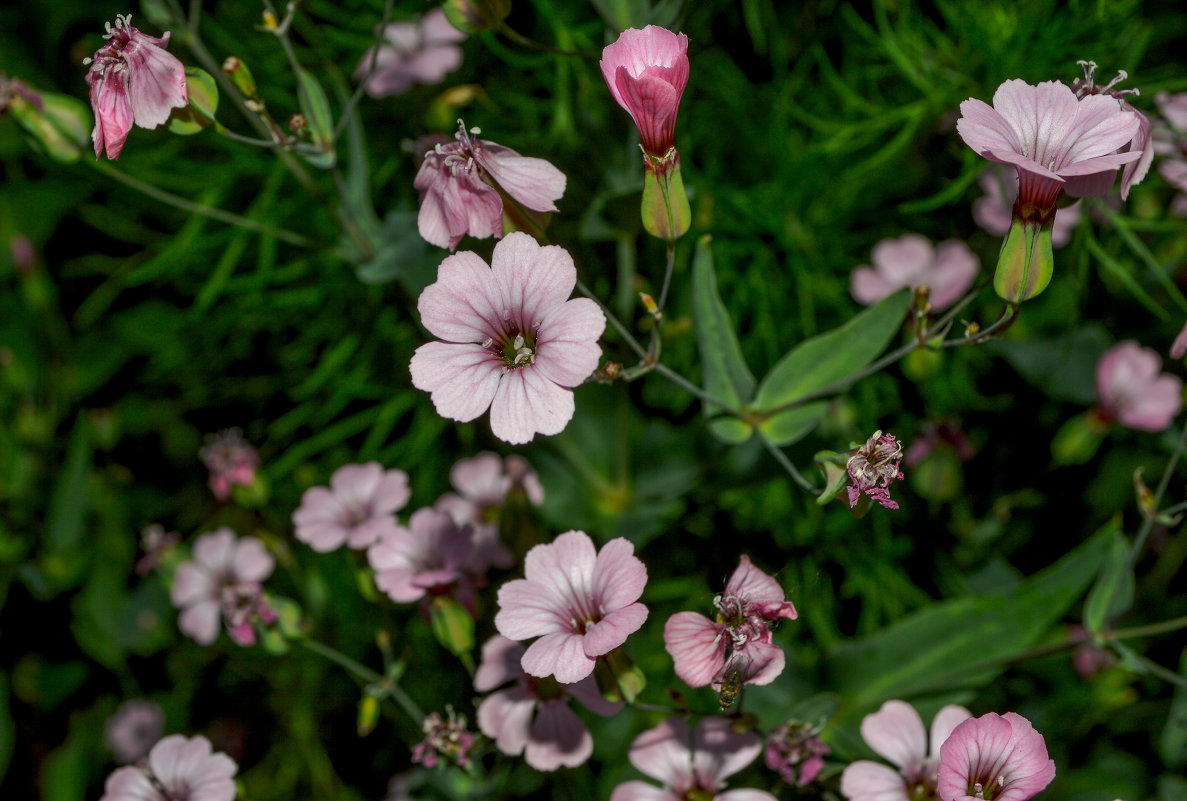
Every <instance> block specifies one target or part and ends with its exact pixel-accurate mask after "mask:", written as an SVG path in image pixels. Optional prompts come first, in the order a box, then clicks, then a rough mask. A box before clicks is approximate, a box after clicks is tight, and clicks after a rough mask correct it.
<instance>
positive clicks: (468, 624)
mask: <svg viewBox="0 0 1187 801" xmlns="http://www.w3.org/2000/svg"><path fill="white" fill-rule="evenodd" d="M429 620H430V623H431V626H432V629H433V636H434V637H436V638H437V642H439V643H441V644H442V645H443V646H445V648H446V649H447V650H448V651H449V652H450V653H452V654H456V655H458V656H461V655H462V654H469V653H470V652H471V651H472V650H474V618H473V617H471V616H470V613H469V612H467V611H466V608H465V607H464V606H462V605H461V604H460V603H458V602H457V601H456V600H455V599H453V598H452V597H450V596H448V595H438V596H436V597H435V598H433V600H432V602H431V605H430V607H429Z"/></svg>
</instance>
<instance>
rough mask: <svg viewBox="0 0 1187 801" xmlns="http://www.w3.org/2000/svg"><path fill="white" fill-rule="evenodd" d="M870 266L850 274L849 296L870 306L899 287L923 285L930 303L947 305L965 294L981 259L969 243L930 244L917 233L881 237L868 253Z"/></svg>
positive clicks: (971, 283)
mask: <svg viewBox="0 0 1187 801" xmlns="http://www.w3.org/2000/svg"><path fill="white" fill-rule="evenodd" d="M870 260H871V261H872V262H873V263H874V266H873V267H870V266H869V265H862V266H861V267H858V268H857V269H855V270H854V271H853V274H852V275H851V276H850V279H849V283H850V291H852V293H853V298H854V299H855V300H856V301H857V302H858V303H861V304H863V305H866V306H873V305H874V304H875V303H877V302H878V301H880V300H882V299H883V298H885V297H887V296H889V295H892V294H894V293H895V292H897V291H898V290H900V289H903V288H906V287H910V288H911V289H915V288H917V287H920V286H926V287H927V288H928V289H929V290H930V294H929V296H928V297H929V299H930V301H931V306H932V308H933V309H935V310H936V311H939V310H941V309H944V308H947V307H948V306H951V305H952V304H953V303H955V302H956V301H957V300H958V299H959V298H960V296H961V295H963V294H964V293H965V291H966V290H968V288H969V287H970V286H972V285H973V281H975V280H976V278H977V272H978V271H979V270H980V269H981V261H980V260H979V259H978V258H977V257H976V256H975V255H974V254H973V252H972V251H971V250H969V246H968V245H966V244H965V243H964V242H961V241H959V240H956V239H950V240H948V241H947V242H941V243H940V244H939V246H938V247H933V246H932V244H931V241H929V240H928V238H927V237H925V236H920V235H919V234H907V235H905V236H901V237H899V238H898V239H883V240H882V241H881V242H879V243H878V244H876V245H874V251H873V253H871V254H870Z"/></svg>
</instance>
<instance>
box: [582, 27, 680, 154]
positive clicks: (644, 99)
mask: <svg viewBox="0 0 1187 801" xmlns="http://www.w3.org/2000/svg"><path fill="white" fill-rule="evenodd" d="M599 64H600V65H601V67H602V76H603V77H604V78H605V79H606V85H607V86H608V87H609V88H610V94H612V95H614V100H615V101H616V102H617V103H618V105H620V106H622V107H623V108H624V109H626V111H627V113H629V114H630V115H631V119H633V120H634V121H635V125H637V126H638V127H639V137H640V138H641V139H642V140H643V150H644V152H646V153H647V154H648V155H650V156H654V157H656V158H663V157H664V156H666V155H667V153H668V151H669V150H671V149H672V148H673V147H675V146H676V113H677V112H678V111H679V110H680V98H681V96H682V95H683V94H684V88H685V86H687V85H688V37H687V36H685V35H684V34H682V33H680V34H676V33H672V32H671V31H669V30H667V29H665V28H661V27H659V26H657V25H648V26H647V27H646V28H644V29H643V30H638V29H637V28H628V29H627V30H625V31H623V32H622V33H621V34H620V35H619V37H618V40H617V41H616V42H614V44H611V45H607V46H606V47H605V48H604V49H603V50H602V60H601V61H600V62H599Z"/></svg>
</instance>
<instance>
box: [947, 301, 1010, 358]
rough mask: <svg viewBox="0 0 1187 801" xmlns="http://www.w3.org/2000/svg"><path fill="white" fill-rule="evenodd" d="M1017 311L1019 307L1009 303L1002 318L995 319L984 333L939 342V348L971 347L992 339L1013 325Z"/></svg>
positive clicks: (1003, 311)
mask: <svg viewBox="0 0 1187 801" xmlns="http://www.w3.org/2000/svg"><path fill="white" fill-rule="evenodd" d="M1018 309H1019V306H1018V304H1017V303H1010V304H1008V305H1007V306H1006V308H1005V309H1003V310H1002V316H1001V317H999V318H997V321H996V322H995V323H994V324H993V325H991V326H989V327H988V328H986V329H985V330H984V331H978V332H977V333H975V334H969V335H968V336H967V337H964V338H963V339H953V340H951V341H947V342H941V343H940V347H941V348H958V347H960V346H961V345H973V344H976V343H978V342H984V341H985V340H987V339H989V338H991V337H993V336H994V335H995V334H998V333H1000V332H1001V331H1005V330H1006V329H1007V328H1009V327H1010V326H1011V325H1013V324H1014V320H1016V319H1017V318H1018Z"/></svg>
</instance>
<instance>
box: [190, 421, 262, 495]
mask: <svg viewBox="0 0 1187 801" xmlns="http://www.w3.org/2000/svg"><path fill="white" fill-rule="evenodd" d="M198 456H199V457H200V458H201V459H202V462H203V464H205V465H206V468H207V469H208V470H209V471H210V491H211V492H212V493H214V497H215V498H217V499H218V500H220V501H225V500H227V498H230V497H231V487H233V486H236V485H238V486H242V487H246V486H249V485H250V484H251V483H252V482H253V481H255V480H256V471H257V470H259V469H260V455H259V453H257V452H256V449H255V448H254V447H252V445H251V443H250V442H248V441H247V440H245V439H244V438H243V432H242V431H240V430H239V429H238V428H226V429H223V430H222V431H220V432H218V433H217V434H215V435H214V436H211V437H209V438H208V439H207V441H206V445H205V446H203V448H202V450H200V451H199V452H198Z"/></svg>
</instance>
